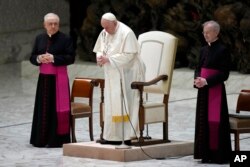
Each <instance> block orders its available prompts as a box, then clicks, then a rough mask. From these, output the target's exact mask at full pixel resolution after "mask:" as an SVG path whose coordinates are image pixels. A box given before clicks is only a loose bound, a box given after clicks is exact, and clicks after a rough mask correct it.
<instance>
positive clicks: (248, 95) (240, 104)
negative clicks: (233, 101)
mask: <svg viewBox="0 0 250 167" xmlns="http://www.w3.org/2000/svg"><path fill="white" fill-rule="evenodd" d="M240 111H249V112H250V90H241V92H240V94H239V96H238V101H237V105H236V114H229V122H230V131H231V133H233V134H234V140H235V141H234V145H235V151H240V133H250V114H248V115H246V114H243V113H240Z"/></svg>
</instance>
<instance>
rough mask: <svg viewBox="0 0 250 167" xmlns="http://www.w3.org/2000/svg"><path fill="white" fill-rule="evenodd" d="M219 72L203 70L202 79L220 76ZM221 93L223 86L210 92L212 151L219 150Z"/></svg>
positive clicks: (219, 85) (214, 87)
mask: <svg viewBox="0 0 250 167" xmlns="http://www.w3.org/2000/svg"><path fill="white" fill-rule="evenodd" d="M218 73H219V71H218V70H213V69H206V68H202V69H201V77H203V78H208V77H210V76H213V75H215V74H218ZM221 92H222V84H218V85H215V86H213V87H210V88H209V90H208V124H209V145H210V149H211V150H216V149H218V144H219V143H218V142H219V123H220V114H221V97H222V95H221Z"/></svg>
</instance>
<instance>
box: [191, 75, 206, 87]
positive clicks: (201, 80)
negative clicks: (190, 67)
mask: <svg viewBox="0 0 250 167" xmlns="http://www.w3.org/2000/svg"><path fill="white" fill-rule="evenodd" d="M194 85H195V86H196V87H197V88H202V87H204V86H205V85H207V80H206V79H205V78H202V77H197V78H195V79H194Z"/></svg>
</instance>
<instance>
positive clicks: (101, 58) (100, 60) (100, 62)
mask: <svg viewBox="0 0 250 167" xmlns="http://www.w3.org/2000/svg"><path fill="white" fill-rule="evenodd" d="M96 62H97V64H98V65H99V66H102V65H104V64H105V63H107V62H109V58H108V57H107V56H103V55H101V56H97V57H96Z"/></svg>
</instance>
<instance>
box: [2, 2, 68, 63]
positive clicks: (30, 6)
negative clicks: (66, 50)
mask: <svg viewBox="0 0 250 167" xmlns="http://www.w3.org/2000/svg"><path fill="white" fill-rule="evenodd" d="M48 12H54V13H57V14H58V15H59V16H60V18H61V30H62V31H63V32H65V33H68V32H69V28H68V27H69V5H68V2H67V1H66V0H0V64H5V63H10V62H19V61H22V60H26V59H28V58H29V56H30V52H31V48H32V44H33V40H34V38H35V36H36V35H37V34H38V33H40V32H42V31H43V16H44V15H45V14H46V13H48Z"/></svg>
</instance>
